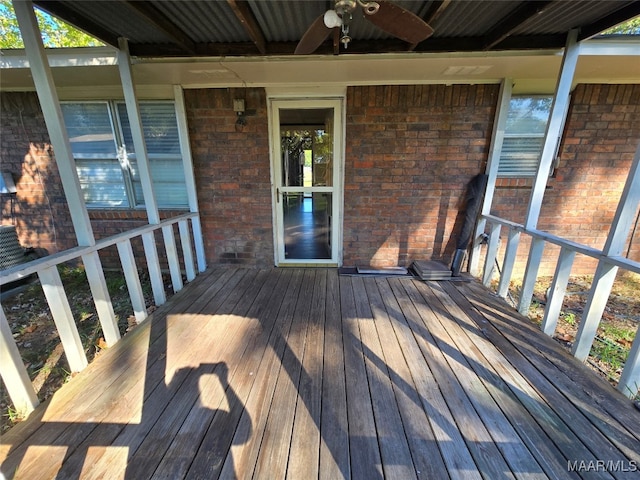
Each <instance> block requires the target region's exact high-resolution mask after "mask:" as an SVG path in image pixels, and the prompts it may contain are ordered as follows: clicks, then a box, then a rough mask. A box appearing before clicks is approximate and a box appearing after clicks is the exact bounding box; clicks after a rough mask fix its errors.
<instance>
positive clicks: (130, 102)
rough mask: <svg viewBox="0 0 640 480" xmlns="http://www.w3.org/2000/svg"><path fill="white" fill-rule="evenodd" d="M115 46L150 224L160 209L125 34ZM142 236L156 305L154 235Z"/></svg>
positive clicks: (159, 285)
mask: <svg viewBox="0 0 640 480" xmlns="http://www.w3.org/2000/svg"><path fill="white" fill-rule="evenodd" d="M118 47H119V49H118V54H117V56H118V68H119V70H120V81H121V82H122V90H123V92H124V99H125V105H126V107H127V116H128V117H129V126H130V128H131V137H132V139H133V148H134V150H135V153H136V161H137V164H138V171H139V172H140V183H141V184H142V195H143V196H144V205H145V208H146V210H147V218H148V221H149V223H150V224H151V225H157V224H158V223H160V212H159V211H158V204H157V202H156V196H155V193H154V188H153V181H152V178H151V168H150V167H149V156H148V155H147V146H146V144H145V141H144V132H143V130H142V120H141V118H140V109H139V108H138V99H137V97H136V91H135V87H134V83H133V72H132V70H131V57H130V55H129V44H128V42H127V40H126V39H125V38H119V39H118ZM143 240H144V242H143V243H144V247H145V255H146V257H147V264H148V267H149V274H150V278H151V288H152V289H153V297H154V300H155V302H156V304H157V305H162V304H163V303H164V302H165V301H166V294H165V292H164V284H163V281H162V273H161V270H160V260H159V258H158V250H157V247H156V244H155V239H154V237H153V234H151V235H145V236H143Z"/></svg>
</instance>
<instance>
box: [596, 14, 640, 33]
mask: <svg viewBox="0 0 640 480" xmlns="http://www.w3.org/2000/svg"><path fill="white" fill-rule="evenodd" d="M602 34H603V35H640V17H636V18H632V19H631V20H629V21H627V22H624V23H621V24H619V25H616V26H615V27H613V28H610V29H609V30H606V31H604V32H602Z"/></svg>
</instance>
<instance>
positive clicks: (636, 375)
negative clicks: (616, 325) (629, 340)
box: [618, 327, 640, 398]
mask: <svg viewBox="0 0 640 480" xmlns="http://www.w3.org/2000/svg"><path fill="white" fill-rule="evenodd" d="M638 389H640V327H638V330H637V331H636V338H635V340H634V341H633V344H632V345H631V351H630V352H629V356H628V357H627V361H626V362H625V364H624V370H622V375H620V381H619V382H618V390H620V391H621V392H622V393H624V394H625V395H626V396H627V397H629V398H634V397H635V396H636V394H637V392H638Z"/></svg>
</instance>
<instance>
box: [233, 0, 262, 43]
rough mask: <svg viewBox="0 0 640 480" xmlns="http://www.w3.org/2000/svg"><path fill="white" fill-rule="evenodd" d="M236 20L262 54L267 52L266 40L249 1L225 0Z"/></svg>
mask: <svg viewBox="0 0 640 480" xmlns="http://www.w3.org/2000/svg"><path fill="white" fill-rule="evenodd" d="M227 3H228V4H229V6H230V7H231V9H232V10H233V13H234V14H235V16H236V18H237V19H238V21H239V22H240V23H241V24H242V26H243V27H244V29H245V31H246V32H247V34H249V37H250V38H251V40H252V41H253V43H254V44H255V46H256V48H257V49H258V51H259V52H260V53H261V54H262V55H266V53H267V41H266V40H265V38H264V33H263V32H262V30H261V29H260V26H259V25H258V21H257V20H256V17H255V15H254V14H253V12H252V11H251V7H250V6H249V2H247V1H245V0H227Z"/></svg>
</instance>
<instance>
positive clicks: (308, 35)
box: [294, 0, 433, 55]
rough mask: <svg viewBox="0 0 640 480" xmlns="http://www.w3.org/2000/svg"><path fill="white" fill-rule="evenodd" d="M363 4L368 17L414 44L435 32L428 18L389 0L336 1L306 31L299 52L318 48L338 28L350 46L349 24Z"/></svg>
mask: <svg viewBox="0 0 640 480" xmlns="http://www.w3.org/2000/svg"><path fill="white" fill-rule="evenodd" d="M358 6H360V7H361V8H362V10H363V12H364V13H365V15H364V18H366V19H367V20H369V21H370V22H371V23H373V24H374V25H375V26H377V27H378V28H380V29H381V30H384V31H385V32H387V33H389V34H391V35H393V36H394V37H397V38H399V39H401V40H404V41H405V42H408V43H410V44H412V45H415V44H417V43H420V42H421V41H423V40H425V39H427V38H429V37H430V36H431V35H432V34H433V28H431V27H430V26H429V25H428V24H427V23H426V22H425V21H424V20H422V19H421V18H420V17H418V16H417V15H415V14H414V13H413V12H410V11H409V10H406V9H404V8H402V7H400V6H398V5H395V4H393V3H391V2H386V1H366V0H336V3H335V5H334V9H333V10H327V11H326V12H325V13H324V14H322V15H320V16H319V17H318V18H316V19H315V21H314V22H313V23H312V24H311V26H310V27H309V28H308V29H307V31H306V32H305V33H304V35H303V36H302V38H301V39H300V42H299V43H298V46H297V47H296V49H295V52H294V53H295V54H296V55H308V54H310V53H313V52H315V51H316V49H317V48H318V47H319V46H320V45H322V43H323V42H324V41H325V40H326V39H327V38H328V37H329V35H330V34H331V32H332V31H333V29H334V28H340V29H341V37H340V42H341V43H342V45H344V48H347V47H348V45H349V43H350V42H351V37H350V36H349V26H350V24H351V20H352V19H353V12H354V11H355V10H356V8H357V7H358Z"/></svg>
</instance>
